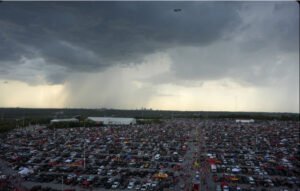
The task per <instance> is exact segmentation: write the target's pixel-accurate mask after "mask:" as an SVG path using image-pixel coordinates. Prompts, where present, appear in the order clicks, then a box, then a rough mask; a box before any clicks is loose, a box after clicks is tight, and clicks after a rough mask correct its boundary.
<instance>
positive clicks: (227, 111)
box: [0, 107, 300, 114]
mask: <svg viewBox="0 0 300 191" xmlns="http://www.w3.org/2000/svg"><path fill="white" fill-rule="evenodd" d="M0 109H53V110H54V109H83V110H103V109H105V110H127V111H130V110H140V111H172V112H210V113H214V112H225V113H281V114H285V113H286V114H300V112H287V111H231V110H168V109H153V108H144V109H143V108H140V109H122V108H88V107H0Z"/></svg>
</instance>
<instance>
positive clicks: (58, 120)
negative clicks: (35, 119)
mask: <svg viewBox="0 0 300 191" xmlns="http://www.w3.org/2000/svg"><path fill="white" fill-rule="evenodd" d="M70 122H71V123H79V120H78V119H76V118H69V119H52V120H51V121H50V124H54V123H70Z"/></svg>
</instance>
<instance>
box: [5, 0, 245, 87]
mask: <svg viewBox="0 0 300 191" xmlns="http://www.w3.org/2000/svg"><path fill="white" fill-rule="evenodd" d="M174 8H181V9H182V11H181V12H174ZM239 8H240V4H239V3H228V2H224V3H220V2H218V3H213V2H3V3H2V4H1V5H0V12H1V14H0V27H1V29H0V44H1V45H0V50H1V51H0V57H1V61H0V64H1V68H3V67H6V65H5V63H8V62H9V63H14V65H15V66H17V65H20V60H21V59H22V58H23V57H25V58H27V59H35V58H43V59H44V60H45V63H47V64H48V65H49V64H51V65H58V66H60V67H64V68H65V70H66V71H69V72H74V71H77V72H78V71H80V72H85V71H101V70H102V69H104V68H106V67H109V66H112V65H116V64H128V63H135V62H139V61H141V60H142V59H143V57H144V56H145V55H147V54H150V53H154V52H158V51H164V50H166V49H168V48H172V47H176V46H184V45H191V46H205V45H207V44H210V43H213V42H215V41H217V40H218V39H220V38H222V37H223V36H224V34H226V33H230V32H231V31H232V30H233V29H234V28H235V27H236V26H237V25H238V24H239V22H240V17H239V15H238V9H239ZM2 70H5V69H2ZM51 76H55V77H54V78H52V77H51ZM48 78H49V80H50V81H51V79H52V81H55V82H58V80H57V79H63V77H62V76H60V77H59V78H57V76H56V75H52V74H49V75H48Z"/></svg>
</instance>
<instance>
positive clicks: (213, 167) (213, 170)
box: [210, 164, 217, 173]
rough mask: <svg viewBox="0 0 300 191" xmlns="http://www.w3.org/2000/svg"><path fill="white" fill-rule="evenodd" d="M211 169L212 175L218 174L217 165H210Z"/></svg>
mask: <svg viewBox="0 0 300 191" xmlns="http://www.w3.org/2000/svg"><path fill="white" fill-rule="evenodd" d="M210 169H211V172H212V173H215V172H217V167H216V165H214V164H212V165H210Z"/></svg>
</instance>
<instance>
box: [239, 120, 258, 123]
mask: <svg viewBox="0 0 300 191" xmlns="http://www.w3.org/2000/svg"><path fill="white" fill-rule="evenodd" d="M235 122H236V123H254V122H255V121H254V119H237V120H235Z"/></svg>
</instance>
